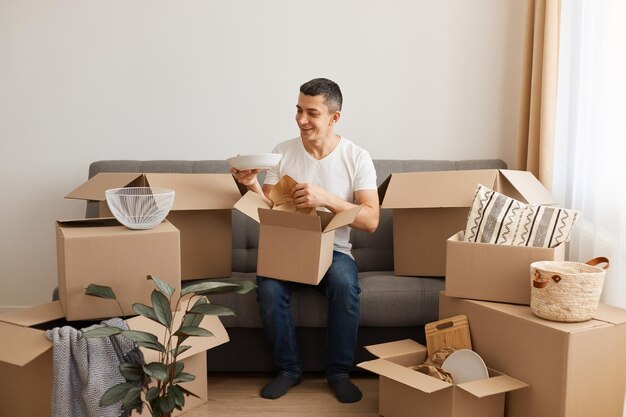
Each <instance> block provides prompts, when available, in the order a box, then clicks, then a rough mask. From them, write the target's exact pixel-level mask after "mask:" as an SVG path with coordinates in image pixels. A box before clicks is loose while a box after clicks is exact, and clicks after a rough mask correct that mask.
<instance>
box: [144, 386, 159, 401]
mask: <svg viewBox="0 0 626 417" xmlns="http://www.w3.org/2000/svg"><path fill="white" fill-rule="evenodd" d="M158 396H159V389H158V388H157V387H152V388H150V389H148V392H146V401H148V402H151V401H152V400H154V399H155V398H156V397H158Z"/></svg>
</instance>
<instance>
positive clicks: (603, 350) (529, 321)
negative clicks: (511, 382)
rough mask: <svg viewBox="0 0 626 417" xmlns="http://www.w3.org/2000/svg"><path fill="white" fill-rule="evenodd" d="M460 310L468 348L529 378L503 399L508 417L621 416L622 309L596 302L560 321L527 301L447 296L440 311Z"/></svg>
mask: <svg viewBox="0 0 626 417" xmlns="http://www.w3.org/2000/svg"><path fill="white" fill-rule="evenodd" d="M457 314H465V315H467V317H468V320H469V325H470V329H471V332H472V346H473V349H474V350H475V351H476V352H477V353H478V354H479V355H480V356H481V357H482V358H483V359H484V360H485V362H487V363H488V364H490V365H491V366H494V367H496V368H497V369H499V370H501V371H503V372H506V373H507V374H508V375H511V376H513V377H515V378H519V379H521V380H523V381H525V382H527V383H528V384H529V388H528V389H525V390H519V391H514V392H511V393H510V394H509V398H508V407H507V409H508V412H507V415H508V417H546V416H549V417H589V416H602V417H622V415H623V412H624V390H625V388H626V360H624V352H626V311H625V310H622V309H619V308H616V307H611V306H608V305H606V304H600V307H599V309H598V312H597V314H596V315H595V318H594V319H592V320H589V321H586V322H582V323H559V322H553V321H548V320H544V319H541V318H539V317H536V316H535V315H534V314H533V313H532V311H531V310H530V307H528V306H522V305H513V304H504V303H494V302H488V301H475V300H466V299H462V298H452V297H447V296H446V295H445V294H443V293H441V296H440V300H439V316H440V317H442V318H446V317H451V316H455V315H457Z"/></svg>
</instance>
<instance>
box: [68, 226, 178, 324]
mask: <svg viewBox="0 0 626 417" xmlns="http://www.w3.org/2000/svg"><path fill="white" fill-rule="evenodd" d="M56 238H57V266H58V278H59V300H60V301H61V305H62V306H63V311H64V312H65V319H66V320H70V321H73V320H89V319H99V318H103V317H114V316H119V315H121V314H122V312H121V311H120V308H119V306H118V304H117V303H115V302H113V301H111V300H105V299H99V298H94V297H90V296H88V295H85V288H87V286H88V285H89V284H98V285H106V286H109V287H111V288H112V289H113V291H115V293H116V295H117V297H118V301H119V302H120V304H121V305H122V309H123V311H124V314H133V310H132V305H133V303H136V302H139V303H144V304H149V303H150V295H151V294H152V290H153V289H154V285H153V284H152V282H151V281H149V280H147V279H146V277H147V275H154V276H156V277H157V278H160V279H162V280H164V281H166V282H168V283H169V284H170V285H171V286H172V287H174V288H175V289H176V290H177V291H179V290H180V287H181V283H180V233H179V231H178V229H177V228H176V227H174V226H173V225H172V224H171V223H170V222H168V221H167V220H165V221H164V222H162V223H161V224H159V225H157V226H156V227H154V228H153V229H149V230H130V229H128V228H126V227H124V226H122V225H121V224H120V223H118V221H117V220H115V219H113V218H98V219H82V220H65V221H57V222H56Z"/></svg>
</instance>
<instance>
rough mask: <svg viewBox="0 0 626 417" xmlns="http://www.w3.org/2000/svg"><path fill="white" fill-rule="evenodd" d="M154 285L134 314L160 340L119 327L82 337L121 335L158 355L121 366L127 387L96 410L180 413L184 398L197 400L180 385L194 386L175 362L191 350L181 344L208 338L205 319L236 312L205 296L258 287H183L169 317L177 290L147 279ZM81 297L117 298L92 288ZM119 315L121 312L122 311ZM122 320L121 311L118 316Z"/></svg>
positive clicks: (238, 283) (234, 283) (161, 415)
mask: <svg viewBox="0 0 626 417" xmlns="http://www.w3.org/2000/svg"><path fill="white" fill-rule="evenodd" d="M148 279H149V280H151V281H152V282H153V283H154V286H155V289H154V290H153V291H152V295H151V305H150V306H148V305H145V304H141V303H135V304H133V311H134V312H135V313H136V314H139V315H141V316H144V317H146V318H148V319H150V320H153V321H155V322H157V323H159V324H160V325H161V326H163V328H164V334H165V337H164V338H163V339H162V340H163V343H162V342H160V341H159V338H158V337H157V336H156V335H154V334H152V333H148V332H143V331H136V330H125V329H120V328H117V327H100V328H95V329H92V330H87V331H83V332H82V333H81V334H82V336H83V337H109V336H115V335H122V336H123V337H126V338H128V339H130V340H132V341H133V342H135V343H136V344H137V345H138V346H140V347H142V348H145V349H150V350H154V351H157V352H158V353H159V360H158V361H156V362H151V363H147V364H145V365H143V366H142V365H139V364H135V363H126V362H125V363H122V364H121V365H120V372H121V374H122V376H123V377H124V378H125V379H126V382H123V383H121V384H117V385H114V386H113V387H111V388H109V389H108V390H107V391H106V392H105V393H104V395H103V396H102V398H101V399H100V406H102V407H105V406H109V405H113V404H116V403H118V402H120V401H121V402H122V409H123V410H124V411H128V412H132V411H134V410H138V411H139V412H140V413H141V410H142V407H143V405H145V406H146V407H147V408H148V410H149V412H150V413H151V415H152V416H153V417H170V416H171V415H172V412H173V411H174V410H182V409H183V407H184V406H185V397H186V396H189V395H193V396H195V394H193V393H192V392H190V391H188V390H186V389H185V388H184V387H183V386H182V385H181V383H184V382H188V381H192V380H194V379H195V376H194V375H192V374H190V373H188V372H184V364H183V363H182V362H181V361H179V359H178V357H179V355H180V354H181V353H183V352H184V351H186V350H187V349H189V348H190V346H189V345H185V344H184V342H185V340H186V339H188V338H190V337H208V336H212V334H211V332H209V331H208V330H206V329H204V328H202V327H200V324H201V322H202V319H203V318H204V316H205V315H217V316H227V315H234V312H233V311H232V310H231V309H229V308H227V307H224V306H220V305H216V304H211V303H209V301H208V299H207V295H209V294H215V293H236V294H245V293H247V292H249V291H251V290H253V289H254V288H256V284H255V283H254V282H252V281H246V280H231V281H227V282H217V281H205V282H201V283H197V284H192V285H188V286H186V287H184V288H183V289H182V290H181V291H180V294H179V296H178V298H177V299H176V300H175V304H174V305H175V306H176V307H175V313H172V308H171V306H172V300H173V298H172V297H173V296H174V292H175V289H174V288H173V287H172V286H171V285H170V284H168V283H167V282H165V281H163V280H161V279H159V278H156V277H153V276H151V275H148ZM85 294H87V295H90V296H94V297H99V298H105V299H110V300H114V301H116V302H117V303H118V305H119V302H118V301H117V297H116V295H115V293H114V292H113V290H112V289H111V288H110V287H106V286H101V285H97V284H90V285H89V286H88V287H87V289H86V290H85ZM188 298H189V303H188V306H189V307H188V308H187V309H186V310H185V311H180V312H178V310H179V308H180V307H181V301H183V300H186V299H188ZM120 310H122V308H121V305H120ZM121 313H122V316H124V311H121ZM175 314H183V317H182V320H181V322H180V326H179V327H178V328H176V329H175V328H174V325H175V323H174V315H175Z"/></svg>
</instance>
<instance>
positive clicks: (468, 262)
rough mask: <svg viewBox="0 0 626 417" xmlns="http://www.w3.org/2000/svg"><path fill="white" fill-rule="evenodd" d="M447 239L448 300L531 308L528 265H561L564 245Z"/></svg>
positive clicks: (460, 238)
mask: <svg viewBox="0 0 626 417" xmlns="http://www.w3.org/2000/svg"><path fill="white" fill-rule="evenodd" d="M463 235H464V232H463V231H460V232H458V233H456V234H454V235H453V236H452V237H450V238H449V239H448V242H447V253H446V280H445V291H446V295H447V296H448V297H461V298H472V299H476V300H487V301H499V302H505V303H514V304H525V305H530V282H531V280H530V264H531V263H533V262H536V261H562V260H564V259H565V245H564V244H561V245H559V246H557V247H555V248H535V247H532V246H511V245H495V244H489V243H474V242H464V241H463Z"/></svg>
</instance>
